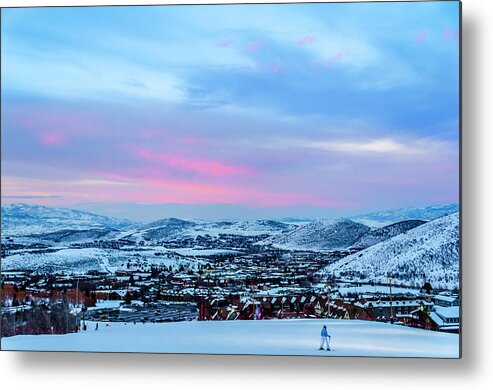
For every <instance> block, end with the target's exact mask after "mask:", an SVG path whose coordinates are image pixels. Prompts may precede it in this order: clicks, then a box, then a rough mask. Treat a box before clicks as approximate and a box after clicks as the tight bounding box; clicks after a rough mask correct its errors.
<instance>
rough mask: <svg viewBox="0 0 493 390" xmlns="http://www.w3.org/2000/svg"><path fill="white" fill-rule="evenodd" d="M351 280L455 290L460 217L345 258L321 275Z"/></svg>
mask: <svg viewBox="0 0 493 390" xmlns="http://www.w3.org/2000/svg"><path fill="white" fill-rule="evenodd" d="M328 273H333V274H335V275H336V276H339V277H342V278H348V279H355V280H358V279H361V280H371V279H376V280H378V281H385V280H386V278H385V276H386V275H389V274H395V276H396V279H395V282H396V283H406V284H415V283H418V284H419V283H422V282H423V279H424V278H425V277H426V280H427V281H429V282H431V284H432V286H436V287H448V288H454V287H457V286H458V283H459V213H454V214H451V215H448V216H445V217H441V218H438V219H435V220H433V221H430V222H427V223H425V224H423V225H421V226H418V227H417V228H414V229H411V230H409V231H408V232H407V233H402V234H399V235H397V236H395V237H392V238H390V239H388V240H386V241H383V242H380V243H378V244H376V245H374V246H371V247H369V248H367V249H365V250H363V251H361V252H358V253H355V254H353V255H350V256H347V257H344V258H342V259H341V260H339V261H337V262H335V263H332V264H330V265H328V266H327V267H326V268H324V269H323V270H321V271H319V274H320V275H327V274H328Z"/></svg>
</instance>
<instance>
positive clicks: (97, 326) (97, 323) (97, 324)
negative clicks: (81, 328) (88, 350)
mask: <svg viewBox="0 0 493 390" xmlns="http://www.w3.org/2000/svg"><path fill="white" fill-rule="evenodd" d="M98 328H99V322H96V328H95V329H94V330H98Z"/></svg>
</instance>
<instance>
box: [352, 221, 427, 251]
mask: <svg viewBox="0 0 493 390" xmlns="http://www.w3.org/2000/svg"><path fill="white" fill-rule="evenodd" d="M424 223H425V221H420V220H410V221H402V222H396V223H393V224H391V225H387V226H384V227H381V228H375V229H372V230H371V231H370V232H369V233H368V234H365V235H364V236H362V237H361V238H360V239H359V240H358V241H356V242H355V243H354V244H353V247H355V248H368V247H369V246H372V245H375V244H378V243H379V242H382V241H385V240H388V239H389V238H392V237H394V236H397V235H398V234H401V233H405V232H407V231H408V230H411V229H414V228H415V227H418V226H420V225H422V224H424Z"/></svg>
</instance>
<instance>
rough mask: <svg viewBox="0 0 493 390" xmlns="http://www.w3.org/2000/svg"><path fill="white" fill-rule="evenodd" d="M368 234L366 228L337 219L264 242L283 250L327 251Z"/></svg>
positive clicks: (314, 224) (304, 227)
mask: <svg viewBox="0 0 493 390" xmlns="http://www.w3.org/2000/svg"><path fill="white" fill-rule="evenodd" d="M369 232H370V228H369V227H368V226H365V225H362V224H360V223H357V222H353V221H351V220H349V219H344V218H339V219H334V220H324V221H320V222H312V223H307V224H304V225H301V226H298V227H297V228H295V229H293V230H291V231H290V232H287V233H285V234H282V235H277V236H274V237H272V238H269V239H267V240H265V241H264V243H265V244H272V245H274V246H276V247H279V248H284V249H308V250H329V249H342V248H347V247H349V246H351V245H353V244H354V243H355V242H356V241H358V239H360V238H361V237H362V236H363V235H365V234H367V233H369Z"/></svg>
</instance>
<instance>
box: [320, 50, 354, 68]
mask: <svg viewBox="0 0 493 390" xmlns="http://www.w3.org/2000/svg"><path fill="white" fill-rule="evenodd" d="M348 54H349V52H348V51H347V50H346V49H341V50H339V51H338V52H337V53H336V54H334V55H333V56H332V57H330V58H329V59H328V60H327V61H325V65H326V66H332V65H333V64H334V63H335V62H337V61H340V60H342V59H343V58H345V57H346V56H347V55H348Z"/></svg>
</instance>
